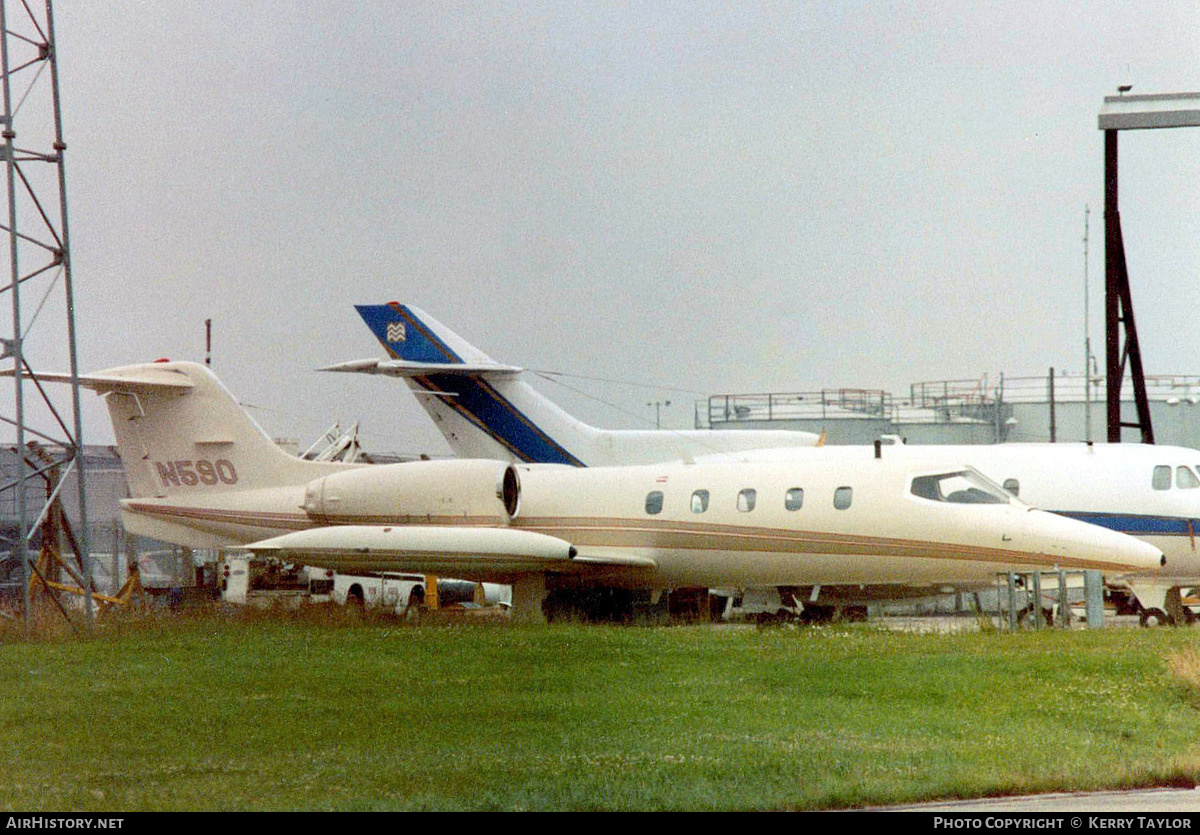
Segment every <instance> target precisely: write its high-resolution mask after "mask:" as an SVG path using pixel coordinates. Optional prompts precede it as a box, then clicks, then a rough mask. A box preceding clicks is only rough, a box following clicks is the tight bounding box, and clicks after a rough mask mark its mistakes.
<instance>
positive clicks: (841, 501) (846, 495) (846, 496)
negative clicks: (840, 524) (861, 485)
mask: <svg viewBox="0 0 1200 835" xmlns="http://www.w3.org/2000/svg"><path fill="white" fill-rule="evenodd" d="M852 501H854V488H853V487H839V488H838V489H836V490H834V491H833V506H834V507H836V508H837V509H838V510H845V509H846V508H848V507H849V506H850V502H852Z"/></svg>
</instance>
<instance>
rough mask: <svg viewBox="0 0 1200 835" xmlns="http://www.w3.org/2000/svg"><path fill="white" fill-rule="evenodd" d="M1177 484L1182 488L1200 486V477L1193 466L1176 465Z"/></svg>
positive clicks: (1190, 488)
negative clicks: (1197, 476)
mask: <svg viewBox="0 0 1200 835" xmlns="http://www.w3.org/2000/svg"><path fill="white" fill-rule="evenodd" d="M1175 486H1176V487H1178V488H1179V489H1180V490H1194V489H1195V488H1197V487H1200V478H1196V474H1195V473H1194V472H1192V468H1191V467H1176V468H1175Z"/></svg>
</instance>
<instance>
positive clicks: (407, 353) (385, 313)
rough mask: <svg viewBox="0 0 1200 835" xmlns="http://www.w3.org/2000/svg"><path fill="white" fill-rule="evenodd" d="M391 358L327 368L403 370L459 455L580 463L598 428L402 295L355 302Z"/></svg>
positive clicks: (395, 374)
mask: <svg viewBox="0 0 1200 835" xmlns="http://www.w3.org/2000/svg"><path fill="white" fill-rule="evenodd" d="M355 308H356V309H357V310H358V313H359V315H360V316H362V318H363V321H364V322H366V323H367V326H368V327H369V328H370V329H371V332H372V333H374V334H375V338H376V339H378V340H379V342H380V344H382V345H383V347H384V349H385V350H386V351H387V353H388V356H389V357H391V360H390V361H389V360H358V361H355V362H348V363H342V364H341V365H335V366H330V367H328V368H325V369H322V370H324V371H356V372H360V373H367V374H385V375H388V376H393V377H402V378H404V380H405V382H406V383H408V386H409V388H411V389H412V390H413V392H414V393H415V394H416V395H417V399H418V400H419V401H420V403H421V405H422V406H423V407H424V408H425V410H426V411H427V412H428V413H429V415H430V417H432V418H433V420H434V423H436V424H437V426H438V429H440V430H441V432H442V434H443V435H444V436H445V438H446V441H447V443H449V444H450V447H451V449H453V450H454V453H455V454H456V455H458V456H459V457H460V458H500V459H509V460H515V461H536V462H546V463H554V464H572V465H575V466H582V465H583V464H584V463H585V462H584V460H583V459H584V457H585V456H587V454H588V450H589V449H590V447H591V445H592V444H593V443H594V436H595V435H596V433H597V430H595V429H593V428H592V427H590V426H588V425H587V424H584V423H582V422H580V421H578V420H576V419H575V418H573V417H571V416H570V415H568V414H567V413H566V412H564V411H563V410H562V409H561V408H559V407H558V406H557V405H555V404H554V403H553V402H551V401H550V400H549V399H547V398H546V397H543V396H542V395H541V394H539V393H538V392H537V391H535V390H534V389H533V388H532V387H530V386H529V385H528V384H526V383H524V382H522V381H521V380H518V379H517V376H518V375H520V374H521V373H522V371H523V369H520V368H516V367H514V366H511V365H502V364H501V363H498V362H496V361H495V360H493V359H492V358H491V357H489V356H488V355H487V354H485V353H484V352H483V351H480V350H479V349H478V348H476V347H474V346H473V345H471V344H470V343H468V342H467V341H466V340H465V339H463V338H462V337H460V336H459V335H458V334H456V333H454V332H453V331H451V330H450V329H449V328H447V327H446V326H445V325H443V324H442V323H441V322H438V321H437V320H436V319H434V318H433V317H432V316H430V315H429V314H427V313H425V312H424V311H421V310H419V309H417V308H415V307H411V306H409V305H403V304H400V303H398V302H391V303H389V304H379V305H356V306H355Z"/></svg>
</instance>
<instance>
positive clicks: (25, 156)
mask: <svg viewBox="0 0 1200 835" xmlns="http://www.w3.org/2000/svg"><path fill="white" fill-rule="evenodd" d="M34 5H36V4H34V3H31V2H30V0H0V78H2V79H3V99H4V101H3V114H2V116H0V128H2V133H0V136H2V138H3V142H2V144H0V156H2V157H3V162H4V167H5V171H6V175H7V177H6V179H7V194H6V202H7V211H6V212H5V211H0V224H2V225H0V229H3V231H4V232H7V236H6V239H7V241H8V248H9V268H10V276H9V278H8V280H7V282H4V281H3V279H0V282H3V283H4V284H5V286H4V287H3V288H2V289H0V295H6V296H8V299H9V301H10V303H11V307H12V320H11V328H12V330H11V332H10V335H8V336H0V368H3V370H4V373H7V374H10V375H11V376H12V377H13V394H14V400H13V402H12V404H11V407H12V409H13V414H11V415H9V414H3V415H0V420H3V422H4V423H5V424H7V425H9V426H11V427H12V428H13V429H15V434H16V447H15V455H14V459H15V462H16V474H15V477H12V478H6V479H5V483H3V484H0V491H9V490H11V491H15V493H14V494H13V495H15V501H14V505H15V510H14V516H15V533H14V534H13V542H12V543H11V551H12V554H13V556H14V557H15V558H16V559H18V560H19V563H20V566H21V569H20V572H19V575H20V580H21V582H22V588H23V590H24V591H23V601H24V607H23V608H24V615H25V621H26V624H28V623H29V618H30V592H29V588H30V586H29V582H28V579H29V576H30V572H31V571H35V570H36V569H35V567H34V563H33V561H32V558H31V555H30V550H31V548H30V542H31V539H32V538H33V536H34V534H35V533H36V531H37V529H38V527H39V526H40V525H41V524H42V521H43V519H44V518H45V517H46V515H47V514H48V513H49V511H50V508H51V505H52V503H53V501H54V500H55V499H56V498H58V497H57V495H53V496H42V497H40V498H39V491H38V490H37V487H38V486H40V485H42V484H44V483H45V476H46V473H47V472H48V471H49V470H50V467H51V465H47V464H45V463H44V461H42V462H39V460H38V458H37V457H36V456H31V455H29V454H28V453H29V450H28V445H29V442H31V441H35V440H36V442H37V443H39V444H41V445H43V446H45V447H49V448H50V449H52V450H53V451H54V453H55V455H56V457H57V458H58V460H57V461H56V462H55V463H54V464H53V465H52V466H54V467H58V468H60V469H61V471H62V472H63V473H64V475H65V474H67V473H70V472H72V471H73V473H74V483H75V485H76V489H77V491H78V511H77V513H78V517H79V518H78V519H77V520H76V521H75V522H73V523H72V526H73V528H74V530H75V531H76V536H75V540H76V546H75V547H76V551H77V557H78V559H79V563H80V568H81V569H82V574H83V580H84V586H85V590H86V591H87V594H85V595H84V600H85V601H86V612H87V617H88V620H89V621H90V620H91V618H92V617H93V610H92V599H91V594H90V591H91V587H92V577H91V560H90V558H89V554H88V545H87V535H88V528H87V511H86V503H85V495H86V493H85V487H84V466H83V464H84V461H83V429H82V418H81V415H80V409H79V400H80V399H79V380H78V377H79V370H78V363H77V358H76V346H75V296H74V288H73V286H72V276H71V257H70V247H69V245H68V244H69V237H68V233H67V191H66V165H65V159H64V158H65V154H66V147H67V146H66V143H65V142H64V141H63V134H62V110H61V107H60V102H59V85H58V66H57V56H56V51H55V40H54V13H53V9H52V4H51V0H45V8H44V11H39V10H35V9H34V8H33V6H34ZM55 203H57V206H55ZM0 333H2V330H0ZM64 362H65V363H66V364H67V365H68V366H69V370H70V382H71V385H70V388H69V390H67V392H68V393H67V394H65V395H63V394H58V393H56V394H55V396H56V397H58V398H59V399H60V401H61V402H55V401H54V399H52V397H51V392H49V391H48V390H46V389H45V388H44V387H43V386H42V385H41V384H40V383H39V382H38V381H36V380H35V379H34V378H33V375H34V374H35V373H38V372H45V371H59V370H61V368H62V364H63V363H64ZM0 404H2V406H0V408H2V409H3V410H4V411H7V409H8V408H9V406H10V404H8V403H6V402H5V401H4V400H0ZM58 483H59V484H64V483H67V480H63V481H60V482H58ZM0 495H3V492H0Z"/></svg>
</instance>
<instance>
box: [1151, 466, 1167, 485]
mask: <svg viewBox="0 0 1200 835" xmlns="http://www.w3.org/2000/svg"><path fill="white" fill-rule="evenodd" d="M1150 486H1151V487H1153V488H1154V489H1155V490H1170V489H1171V468H1170V467H1168V466H1166V465H1165V464H1164V465H1162V466H1158V467H1155V468H1154V475H1153V476H1152V477H1151V479H1150Z"/></svg>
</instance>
